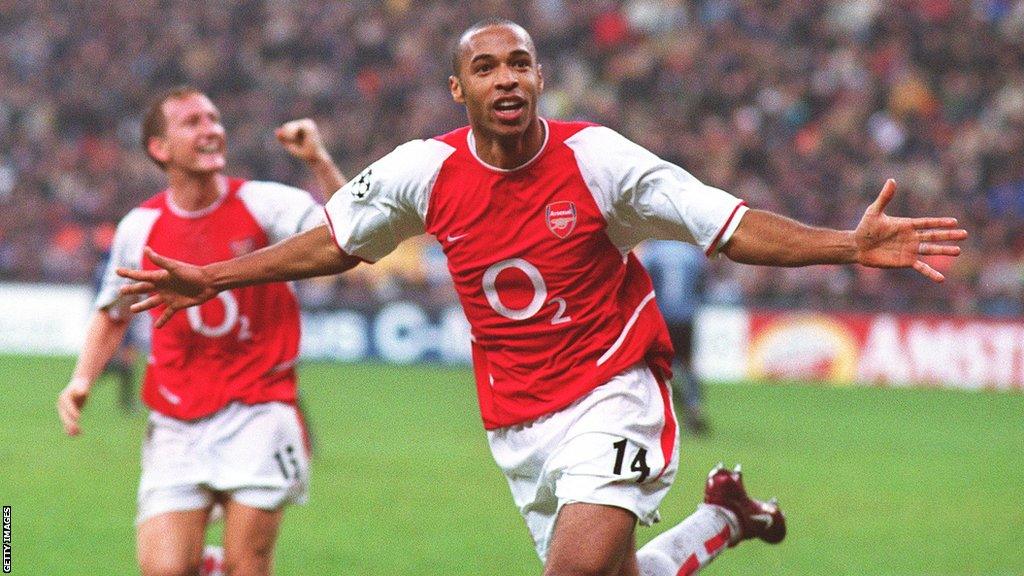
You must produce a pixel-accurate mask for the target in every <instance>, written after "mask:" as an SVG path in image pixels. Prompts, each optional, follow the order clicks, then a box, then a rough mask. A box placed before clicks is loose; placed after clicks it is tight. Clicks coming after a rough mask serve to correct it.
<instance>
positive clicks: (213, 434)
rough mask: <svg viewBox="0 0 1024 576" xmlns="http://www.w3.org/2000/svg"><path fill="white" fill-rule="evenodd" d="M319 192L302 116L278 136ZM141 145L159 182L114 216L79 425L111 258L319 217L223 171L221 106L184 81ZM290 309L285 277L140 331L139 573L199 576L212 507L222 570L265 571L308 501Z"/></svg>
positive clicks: (113, 319)
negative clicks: (286, 522) (286, 527)
mask: <svg viewBox="0 0 1024 576" xmlns="http://www.w3.org/2000/svg"><path fill="white" fill-rule="evenodd" d="M277 137H278V139H279V140H280V141H281V143H282V145H283V146H284V147H285V148H286V149H287V150H288V151H289V152H290V153H291V154H293V155H294V156H296V157H298V158H301V159H303V160H304V161H305V162H306V163H307V164H308V165H309V167H310V168H311V169H312V170H313V172H314V174H315V175H316V177H317V179H318V181H319V183H320V184H321V185H322V186H323V187H324V189H325V190H332V191H333V190H336V189H337V188H338V187H340V186H342V185H343V184H344V183H345V180H344V177H343V176H342V175H341V173H340V172H339V171H338V169H337V168H336V167H335V165H334V163H333V161H332V160H331V158H330V155H329V154H328V153H327V151H326V149H325V148H324V146H323V143H322V141H321V137H320V135H319V132H318V129H317V127H316V125H315V124H314V123H313V122H312V121H311V120H297V121H293V122H289V123H287V124H285V125H283V126H282V127H280V128H279V129H278V131H277ZM142 145H143V148H144V149H145V151H146V153H147V154H148V155H149V157H150V158H151V159H152V160H153V161H154V162H155V163H156V164H157V165H159V166H160V168H161V169H162V170H163V171H164V172H165V173H166V174H167V179H168V187H167V189H166V190H164V191H163V192H161V193H160V194H157V195H156V196H154V197H152V198H150V199H149V200H147V201H146V202H144V203H143V204H142V205H141V206H139V207H138V208H135V209H134V210H132V211H130V212H129V213H128V214H127V215H126V216H125V217H124V219H122V220H121V222H120V224H119V225H118V228H117V232H116V235H115V237H114V241H113V246H112V248H111V258H110V266H109V268H108V269H107V273H106V275H105V277H104V279H103V282H102V286H101V288H100V292H99V294H98V296H97V299H96V311H95V313H94V314H93V318H92V321H91V323H90V325H89V329H88V333H87V336H86V341H85V345H84V347H83V349H82V352H81V354H80V356H79V358H78V363H77V365H76V367H75V370H74V376H73V378H72V379H71V382H70V383H69V384H68V385H67V387H66V388H65V389H64V391H63V392H61V394H60V396H59V398H58V401H57V408H58V412H59V415H60V418H61V420H62V422H63V424H64V428H65V430H66V431H67V433H68V434H69V435H72V436H74V435H77V434H79V432H80V426H79V418H80V414H81V410H82V408H83V406H84V404H85V402H86V400H87V399H88V397H89V393H90V389H91V387H92V384H93V382H94V381H95V380H96V378H97V377H98V375H99V374H100V372H101V371H102V369H103V366H104V365H105V364H106V363H107V361H108V360H109V359H110V357H111V355H112V354H113V353H114V351H115V350H116V348H117V345H118V343H119V342H120V341H121V340H122V339H123V338H124V336H125V332H126V330H127V329H128V326H129V314H130V312H129V310H128V304H130V303H131V302H130V301H129V300H128V299H126V298H125V297H123V296H121V295H120V293H119V289H120V288H121V286H122V285H123V284H125V283H126V281H125V280H124V279H122V278H120V277H118V276H117V275H116V274H115V273H114V270H115V269H116V268H118V267H126V266H127V267H131V268H155V267H154V265H153V263H152V262H151V261H149V260H148V259H146V258H145V257H144V256H143V248H144V247H147V248H152V249H155V250H158V251H160V252H161V253H165V254H173V255H174V257H175V258H179V259H181V260H183V261H187V262H192V263H195V264H209V263H212V262H217V261H220V260H226V259H229V258H232V257H235V256H239V255H242V254H246V253H249V252H252V251H254V250H257V249H259V248H262V247H264V246H268V245H270V244H273V243H275V242H278V241H280V240H282V239H284V238H286V237H288V236H290V235H292V234H295V233H297V232H302V231H304V230H309V229H312V228H315V227H317V226H320V225H321V224H322V223H323V212H322V210H321V208H320V206H319V204H318V203H317V202H316V201H315V200H314V199H313V198H312V197H311V196H310V195H309V194H308V193H307V192H305V191H303V190H299V189H296V188H291V187H289V186H285V185H283V184H277V183H273V182H255V181H244V180H239V179H235V178H229V177H227V176H224V175H223V174H222V171H223V170H224V166H225V154H226V140H225V135H224V126H223V125H222V124H221V119H220V113H219V112H218V110H217V108H216V107H215V106H214V104H213V103H212V102H211V101H210V99H209V98H208V97H207V96H206V95H205V94H203V93H202V92H199V91H198V90H195V89H193V88H188V87H182V88H176V89H173V90H171V91H169V92H167V93H165V94H163V95H162V96H160V97H159V98H157V99H156V100H155V101H154V104H153V105H152V106H151V107H150V109H149V110H148V112H147V113H146V116H145V119H144V122H143V133H142ZM298 351H299V306H298V301H297V300H296V298H295V295H294V294H293V293H292V290H291V288H290V287H289V286H288V285H287V284H284V283H275V284H267V285H262V286H255V287H250V288H241V289H238V290H230V291H225V292H223V293H221V294H220V295H218V297H217V298H214V299H213V300H212V301H210V302H208V303H206V304H204V305H203V306H200V307H196V308H192V309H190V310H189V312H188V313H187V314H184V315H182V316H181V317H178V318H175V319H174V320H173V321H171V322H169V323H167V326H166V327H165V328H164V329H163V330H156V331H154V332H153V335H152V351H151V354H150V358H149V362H148V365H147V367H146V375H145V380H144V383H143V388H142V399H143V401H144V402H145V403H146V405H147V406H149V408H150V409H151V413H150V418H149V425H148V428H147V432H146V437H145V440H144V442H143V449H142V478H141V480H140V482H139V493H138V514H137V517H136V525H137V545H138V557H139V566H140V568H141V570H142V574H143V575H144V576H149V575H179V574H180V575H182V576H185V575H192V574H198V572H199V566H200V561H201V558H202V552H203V541H204V536H205V530H206V526H207V523H208V521H209V519H210V514H211V510H212V509H213V507H214V505H215V504H219V505H220V506H221V507H222V508H223V512H224V522H225V526H224V563H225V568H226V571H227V573H229V574H232V575H235V576H238V575H253V576H257V575H266V574H269V573H270V570H271V564H272V555H273V549H274V543H275V541H276V538H277V532H278V526H279V524H280V522H281V518H282V514H283V506H284V505H285V504H288V503H300V502H304V501H305V500H306V493H307V482H308V479H309V454H308V446H307V441H306V436H305V431H304V427H303V424H302V416H301V414H300V413H299V410H298V408H297V404H296V376H295V361H296V357H297V355H298Z"/></svg>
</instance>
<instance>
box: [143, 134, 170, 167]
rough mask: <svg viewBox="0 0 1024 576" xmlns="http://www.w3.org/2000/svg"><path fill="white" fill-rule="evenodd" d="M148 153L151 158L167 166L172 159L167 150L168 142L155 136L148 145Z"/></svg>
mask: <svg viewBox="0 0 1024 576" xmlns="http://www.w3.org/2000/svg"><path fill="white" fill-rule="evenodd" d="M146 151H147V152H149V156H150V158H153V159H154V160H156V161H157V162H159V163H160V164H167V161H168V160H170V159H171V154H170V152H169V151H168V150H167V140H166V139H165V138H161V137H159V136H153V137H151V138H150V139H149V142H147V143H146Z"/></svg>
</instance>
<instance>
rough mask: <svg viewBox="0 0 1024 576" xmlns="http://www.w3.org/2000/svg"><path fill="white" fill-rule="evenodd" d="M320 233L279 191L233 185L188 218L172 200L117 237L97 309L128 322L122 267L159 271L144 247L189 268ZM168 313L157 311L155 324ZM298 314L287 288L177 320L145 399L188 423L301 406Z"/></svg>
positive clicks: (292, 198) (307, 203)
mask: <svg viewBox="0 0 1024 576" xmlns="http://www.w3.org/2000/svg"><path fill="white" fill-rule="evenodd" d="M322 223H323V212H322V211H321V210H320V209H319V205H318V204H317V203H316V201H314V200H313V198H312V197H311V196H310V195H309V194H308V193H306V192H304V191H302V190H298V189H296V188H291V187H288V186H284V185H282V184H277V183H272V182H245V181H242V180H235V179H229V180H228V189H227V193H226V194H225V195H224V196H222V197H221V198H219V199H218V200H217V201H216V202H214V204H212V205H211V206H209V207H207V208H205V209H203V210H199V211H195V212H187V211H184V210H181V209H180V208H178V207H176V206H175V205H174V204H173V203H172V201H171V198H170V196H169V195H168V193H167V192H166V191H164V192H162V193H160V194H157V195H156V196H154V197H152V198H150V199H149V200H147V201H146V202H145V203H143V204H142V205H141V206H140V207H138V208H135V209H134V210H132V211H131V212H129V213H128V214H127V215H126V216H125V217H124V218H123V219H122V220H121V222H120V224H119V225H118V227H117V233H116V235H115V237H114V243H113V246H112V249H111V258H110V266H109V267H108V269H107V271H106V274H105V275H104V280H103V285H102V287H101V288H100V293H99V295H98V296H97V299H96V307H97V308H98V309H104V310H107V311H108V312H109V313H111V314H112V315H119V314H123V313H124V311H125V308H126V306H127V304H128V303H130V302H129V300H128V299H126V298H123V297H120V296H119V295H118V289H119V288H120V287H121V286H122V285H124V284H125V283H126V282H127V281H126V280H124V279H122V278H120V277H118V276H117V275H116V274H115V272H114V270H115V268H117V267H119V266H120V267H124V268H143V269H154V268H155V265H154V264H153V263H152V262H150V261H149V259H148V258H144V256H143V247H144V246H149V247H151V248H153V250H156V252H157V253H159V254H162V255H164V256H168V257H171V258H174V259H177V260H182V261H184V262H189V263H192V264H199V265H202V264H209V263H212V262H218V261H221V260H228V259H230V258H234V257H236V256H240V255H242V254H245V253H248V252H252V251H253V250H257V249H259V248H263V247H264V246H267V245H269V244H272V243H275V242H278V241H280V240H282V239H284V238H286V237H288V236H290V235H292V234H295V233H297V232H301V231H303V230H307V229H309V228H312V227H314V226H317V225H320V224H322ZM161 312H162V307H159V308H157V309H155V310H152V311H151V314H152V317H153V318H154V319H155V318H157V317H158V316H159V315H160V313H161ZM299 330H300V329H299V305H298V301H297V300H296V299H295V296H294V294H293V293H292V291H291V288H290V287H289V286H288V285H287V284H284V283H277V284H267V285H263V286H252V287H248V288H238V289H235V290H229V291H225V292H222V293H220V294H219V295H218V296H217V298H214V299H212V300H210V301H209V302H206V303H204V304H203V305H202V306H197V307H194V308H189V309H187V310H185V311H183V312H181V313H179V314H176V315H175V316H174V317H173V318H172V319H171V320H170V322H168V323H167V325H165V326H164V327H163V328H161V329H159V330H154V331H153V337H152V343H151V352H150V357H149V362H148V365H147V367H146V376H145V381H144V383H143V387H142V399H143V401H144V402H145V403H146V405H148V406H149V407H150V408H152V409H153V410H156V411H157V412H160V413H162V414H165V415H167V416H171V417H174V418H178V419H183V420H193V419H196V418H202V417H204V416H208V415H210V414H213V413H214V412H217V411H218V410H220V409H221V408H223V407H224V406H226V405H227V404H229V403H231V402H234V401H240V402H243V403H245V404H258V403H262V402H270V401H281V402H294V400H295V370H294V366H295V360H296V357H297V355H298V350H299Z"/></svg>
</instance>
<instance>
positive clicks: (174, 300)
mask: <svg viewBox="0 0 1024 576" xmlns="http://www.w3.org/2000/svg"><path fill="white" fill-rule="evenodd" d="M146 256H147V257H149V259H150V261H152V262H153V264H156V265H157V266H159V267H160V268H161V269H160V270H131V269H128V268H118V269H117V275H118V276H121V277H122V278H129V279H131V280H135V283H133V284H129V285H127V286H124V287H122V288H121V294H123V295H145V294H149V296H148V297H147V298H146V299H145V300H142V301H141V302H137V303H135V304H132V307H131V310H132V312H135V313H139V312H144V311H146V310H149V309H150V308H155V307H157V306H161V305H163V306H165V307H166V308H165V309H164V312H163V314H161V315H160V317H159V318H157V320H156V323H155V324H154V326H155V327H157V328H160V327H161V326H163V325H164V324H166V323H167V321H168V320H170V319H171V316H174V313H175V312H177V311H178V310H181V309H182V308H188V307H190V306H196V305H199V304H202V303H203V302H206V301H207V300H209V299H211V298H213V297H214V296H216V295H217V290H215V289H214V288H213V282H212V280H211V279H210V277H209V275H208V274H207V273H206V272H205V271H204V270H203V268H201V267H199V266H194V265H192V264H186V263H185V262H180V261H178V260H173V259H171V258H166V257H164V256H161V255H159V254H157V253H156V252H154V251H153V249H152V248H150V247H148V246H147V247H146Z"/></svg>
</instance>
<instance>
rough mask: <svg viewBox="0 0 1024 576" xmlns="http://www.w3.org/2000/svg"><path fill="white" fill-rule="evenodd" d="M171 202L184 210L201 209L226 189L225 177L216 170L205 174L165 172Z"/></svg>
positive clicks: (214, 200)
mask: <svg viewBox="0 0 1024 576" xmlns="http://www.w3.org/2000/svg"><path fill="white" fill-rule="evenodd" d="M167 180H168V183H169V186H168V190H169V194H170V196H171V202H173V203H174V205H175V206H176V207H178V208H180V209H182V210H184V211H186V212H195V211H197V210H202V209H203V208H206V207H208V206H210V205H211V204H213V203H214V202H216V201H217V199H218V198H220V197H221V196H223V195H224V193H225V192H226V191H227V187H228V183H227V179H226V178H225V177H224V176H223V175H221V174H220V173H218V172H210V173H206V174H195V173H186V172H182V171H179V170H170V171H168V172H167Z"/></svg>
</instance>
